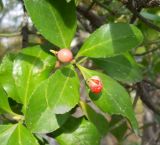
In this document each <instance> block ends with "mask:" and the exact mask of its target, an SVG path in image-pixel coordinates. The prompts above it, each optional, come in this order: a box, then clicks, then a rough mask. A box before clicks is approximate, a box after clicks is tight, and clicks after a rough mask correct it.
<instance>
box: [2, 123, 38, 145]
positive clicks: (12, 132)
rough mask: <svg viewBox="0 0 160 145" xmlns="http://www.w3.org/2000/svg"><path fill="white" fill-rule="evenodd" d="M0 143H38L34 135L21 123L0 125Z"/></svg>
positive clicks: (17, 144)
mask: <svg viewBox="0 0 160 145" xmlns="http://www.w3.org/2000/svg"><path fill="white" fill-rule="evenodd" d="M0 141H1V145H15V144H16V145H39V144H38V142H37V140H36V139H35V138H34V136H33V135H32V134H31V133H30V132H29V131H28V130H27V128H25V127H24V126H23V125H22V124H21V123H19V124H16V125H0Z"/></svg>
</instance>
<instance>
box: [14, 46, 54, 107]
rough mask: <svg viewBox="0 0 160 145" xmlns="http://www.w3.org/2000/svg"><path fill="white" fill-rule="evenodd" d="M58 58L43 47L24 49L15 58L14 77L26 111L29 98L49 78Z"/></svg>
mask: <svg viewBox="0 0 160 145" xmlns="http://www.w3.org/2000/svg"><path fill="white" fill-rule="evenodd" d="M55 61H56V58H55V57H54V56H52V55H50V54H49V53H47V52H46V51H45V48H43V47H42V46H34V47H30V48H25V49H23V50H22V51H21V52H20V53H19V54H18V55H17V57H16V58H15V60H14V64H13V77H14V80H15V84H16V89H17V92H18V95H19V98H20V100H21V102H22V103H23V104H24V109H26V107H27V104H28V101H29V98H30V96H31V94H32V93H33V90H34V89H35V88H36V87H37V85H38V84H39V83H40V82H42V81H43V80H45V79H46V78H48V76H49V74H50V73H51V71H52V69H53V68H54V66H55Z"/></svg>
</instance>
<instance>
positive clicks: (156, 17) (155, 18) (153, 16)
mask: <svg viewBox="0 0 160 145" xmlns="http://www.w3.org/2000/svg"><path fill="white" fill-rule="evenodd" d="M141 15H142V16H143V17H145V18H146V19H149V20H151V21H155V22H160V16H159V15H156V14H152V13H149V12H144V11H143V12H141Z"/></svg>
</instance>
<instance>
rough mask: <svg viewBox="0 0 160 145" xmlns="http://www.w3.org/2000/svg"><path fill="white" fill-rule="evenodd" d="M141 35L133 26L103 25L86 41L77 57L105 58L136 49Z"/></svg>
mask: <svg viewBox="0 0 160 145" xmlns="http://www.w3.org/2000/svg"><path fill="white" fill-rule="evenodd" d="M142 41H143V36H142V33H141V32H140V31H139V30H138V29H137V28H136V27H135V26H133V25H129V24H125V23H116V24H108V25H103V26H102V27H100V28H99V29H97V30H96V31H95V32H94V33H93V34H91V36H90V37H89V38H88V39H87V40H86V42H85V43H84V45H83V46H82V48H81V49H80V51H79V53H78V55H77V57H79V56H88V57H92V58H106V57H110V56H115V55H118V54H121V53H124V52H126V51H129V50H131V49H132V48H135V47H137V46H138V45H139V44H140V43H142Z"/></svg>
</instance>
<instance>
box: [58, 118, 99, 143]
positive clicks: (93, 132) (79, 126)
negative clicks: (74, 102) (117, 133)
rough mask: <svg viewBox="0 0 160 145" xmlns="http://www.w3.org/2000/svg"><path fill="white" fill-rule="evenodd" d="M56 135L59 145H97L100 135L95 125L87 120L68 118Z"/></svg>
mask: <svg viewBox="0 0 160 145" xmlns="http://www.w3.org/2000/svg"><path fill="white" fill-rule="evenodd" d="M59 132H61V133H62V134H60V135H59V136H57V137H56V141H57V142H58V143H59V144H60V145H99V144H100V139H101V136H100V134H99V132H98V131H97V129H96V127H95V126H94V125H93V124H92V123H91V122H89V121H87V120H85V119H82V118H79V119H76V118H73V117H72V118H70V119H69V120H68V121H67V122H66V123H65V125H64V126H63V127H62V128H61V130H60V131H59Z"/></svg>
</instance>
